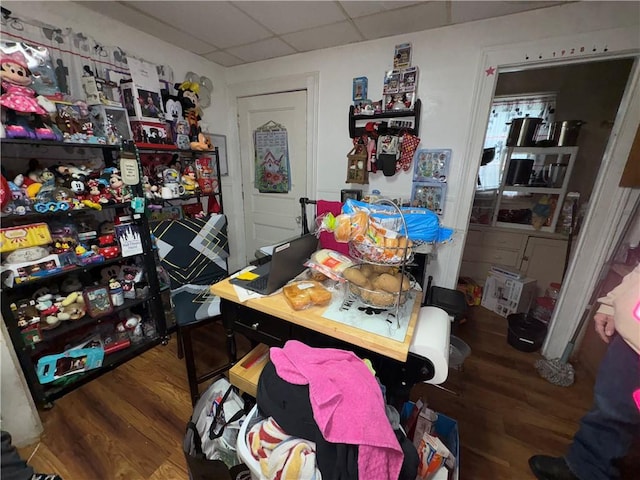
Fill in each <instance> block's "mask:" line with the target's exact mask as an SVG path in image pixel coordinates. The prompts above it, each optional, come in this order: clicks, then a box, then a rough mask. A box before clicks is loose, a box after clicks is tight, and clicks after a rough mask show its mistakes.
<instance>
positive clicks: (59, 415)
mask: <svg viewBox="0 0 640 480" xmlns="http://www.w3.org/2000/svg"><path fill="white" fill-rule="evenodd" d="M214 328H217V330H216V332H215V333H216V334H215V335H214V336H213V337H210V336H203V338H202V339H201V340H202V341H203V342H210V345H211V346H210V347H209V349H208V350H209V351H210V352H211V351H214V350H216V349H219V350H221V351H222V349H223V338H224V337H223V334H222V329H221V327H219V326H214ZM506 330H507V329H506V320H505V319H504V318H502V317H499V316H497V315H493V314H491V313H489V312H488V311H487V310H485V309H483V308H481V307H476V308H474V309H472V311H471V312H470V315H469V320H468V321H467V322H466V323H465V324H464V325H461V326H460V327H459V328H458V329H457V331H456V332H454V333H455V334H456V335H458V336H459V337H460V338H462V339H464V340H465V341H466V342H467V343H468V344H469V345H470V346H471V349H472V354H471V356H470V357H469V358H468V359H467V361H466V362H465V364H464V371H463V372H457V371H452V373H451V375H450V378H449V380H447V382H446V383H445V386H446V387H448V388H450V389H452V390H455V391H457V392H459V393H460V396H454V395H451V394H449V393H447V392H444V391H442V390H439V389H437V388H435V387H433V386H430V385H419V386H417V387H416V388H414V390H413V392H412V397H415V398H417V397H418V396H422V397H423V398H425V399H426V400H427V402H428V403H429V405H430V406H431V407H432V408H434V409H435V410H438V411H441V412H443V413H445V414H447V415H449V416H450V417H453V418H455V419H456V420H457V421H458V423H459V429H460V440H461V475H460V478H461V479H462V480H465V479H471V480H484V479H486V480H502V479H513V480H527V479H532V478H533V476H532V475H531V474H530V473H529V470H528V467H527V459H528V458H529V456H531V455H533V454H535V453H540V452H544V453H547V454H552V455H561V454H562V453H564V451H565V448H566V446H567V445H568V443H569V441H570V439H571V437H572V435H573V433H574V431H575V430H576V427H577V424H578V420H579V418H580V417H581V416H582V415H583V414H584V412H585V411H586V410H588V408H589V406H590V404H591V399H592V380H591V379H590V378H587V377H585V376H584V375H581V374H580V370H579V369H578V372H577V381H576V383H575V384H574V385H573V386H572V387H570V388H562V387H556V386H553V385H551V384H550V383H548V382H547V381H545V380H543V379H541V378H540V377H539V376H538V374H537V372H536V371H535V369H534V367H533V363H534V361H535V360H536V359H537V358H540V357H539V355H538V354H528V353H523V352H519V351H517V350H515V349H513V348H512V347H511V346H509V345H508V344H507V342H506ZM203 345H204V343H203ZM247 348H248V345H247V344H246V342H243V343H242V344H241V349H242V350H246V349H247ZM210 357H211V358H209V359H208V360H209V361H211V362H215V361H216V354H211V355H210ZM218 361H220V359H219V357H218ZM190 414H191V404H190V401H189V397H188V393H187V384H186V380H185V371H184V365H183V363H182V361H180V360H178V359H177V358H176V345H175V340H174V339H172V340H171V342H170V343H169V345H168V346H167V347H162V346H159V347H157V348H155V349H153V350H151V351H149V352H147V353H145V354H144V355H142V356H140V357H139V358H136V359H134V360H132V361H131V362H129V363H127V364H126V365H123V366H121V367H120V368H118V369H116V370H115V371H113V372H110V373H108V374H105V375H103V376H102V377H100V378H99V379H98V380H96V381H94V382H91V383H89V384H87V385H85V386H83V387H82V388H80V389H78V390H76V391H74V392H72V393H70V394H69V395H67V396H65V397H63V398H62V399H60V400H58V401H57V402H56V404H55V406H54V408H53V409H52V410H50V411H46V412H42V420H43V423H44V427H45V430H44V435H43V437H42V439H41V442H40V443H39V444H38V445H37V446H36V445H33V446H30V447H28V448H25V449H22V450H21V453H22V454H23V456H24V457H25V458H29V457H30V456H31V455H32V454H33V456H32V458H31V461H30V463H31V464H32V465H33V466H34V467H35V468H36V470H37V471H43V472H55V473H58V474H60V475H61V476H62V478H63V479H64V480H88V479H99V480H111V479H126V480H139V479H145V480H174V479H176V480H178V479H186V478H188V475H187V471H186V467H185V461H184V458H183V454H182V449H181V441H182V438H183V434H184V427H185V422H186V421H187V419H188V418H189V416H190ZM35 448H37V450H35V452H34V449H35Z"/></svg>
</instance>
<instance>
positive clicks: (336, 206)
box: [300, 197, 349, 255]
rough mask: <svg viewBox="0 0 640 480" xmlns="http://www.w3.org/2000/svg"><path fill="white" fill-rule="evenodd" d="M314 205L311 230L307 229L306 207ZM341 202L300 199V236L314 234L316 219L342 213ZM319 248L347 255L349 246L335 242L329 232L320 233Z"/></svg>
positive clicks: (307, 216)
mask: <svg viewBox="0 0 640 480" xmlns="http://www.w3.org/2000/svg"><path fill="white" fill-rule="evenodd" d="M308 205H315V215H314V216H313V223H312V228H311V230H310V229H309V215H308V213H307V206H308ZM342 205H343V204H342V202H338V201H328V200H310V199H308V198H306V197H302V198H301V199H300V208H301V215H300V220H301V222H300V223H301V224H302V232H301V235H306V234H307V233H309V232H310V231H312V232H314V231H316V230H317V227H318V226H317V224H316V219H318V218H319V217H321V216H322V215H325V214H327V213H331V214H333V215H336V216H337V215H339V214H340V213H341V212H342ZM319 240H320V247H319V248H329V249H331V250H335V251H336V252H340V253H343V254H344V255H349V245H348V244H347V243H339V242H336V240H335V238H334V236H333V233H331V232H321V233H320V236H319Z"/></svg>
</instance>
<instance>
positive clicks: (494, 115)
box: [478, 92, 556, 190]
mask: <svg viewBox="0 0 640 480" xmlns="http://www.w3.org/2000/svg"><path fill="white" fill-rule="evenodd" d="M555 111H556V94H555V93H554V92H551V93H532V94H525V95H517V96H508V97H507V96H503V97H495V98H494V99H493V104H492V105H491V112H490V114H489V124H488V125H487V134H486V136H485V139H484V148H495V149H496V153H495V156H494V160H493V161H492V162H490V163H489V164H487V165H484V166H481V167H480V171H479V174H478V176H479V179H480V181H479V185H478V189H479V190H487V189H492V188H498V187H499V186H500V175H501V174H502V168H503V163H504V154H505V147H506V143H507V136H508V134H509V123H510V122H511V120H513V119H514V118H520V117H526V116H529V117H534V118H542V119H543V122H544V123H543V125H542V128H541V129H540V132H539V136H544V135H545V134H546V131H547V130H546V129H548V126H549V125H550V124H551V123H552V122H553V121H554V115H555ZM545 127H546V128H545Z"/></svg>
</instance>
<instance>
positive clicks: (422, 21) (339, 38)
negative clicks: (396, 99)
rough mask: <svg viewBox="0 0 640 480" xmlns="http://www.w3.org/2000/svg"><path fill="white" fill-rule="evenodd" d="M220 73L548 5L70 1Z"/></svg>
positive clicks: (506, 3) (489, 3) (544, 3)
mask: <svg viewBox="0 0 640 480" xmlns="http://www.w3.org/2000/svg"><path fill="white" fill-rule="evenodd" d="M78 3H81V4H82V5H83V6H85V7H87V8H89V9H91V10H94V11H96V12H99V13H101V14H103V15H106V16H108V17H111V18H113V19H115V20H118V21H120V22H122V23H125V24H127V25H129V26H131V27H135V28H136V29H138V30H141V31H143V32H146V33H148V34H150V35H153V36H155V37H159V38H162V39H163V40H165V41H167V42H171V43H173V44H174V45H176V46H178V47H181V48H183V49H185V50H188V51H191V52H193V53H195V54H197V55H200V56H202V57H204V58H206V59H208V60H211V61H212V62H215V63H217V64H219V65H222V66H225V67H231V66H234V65H241V64H244V63H251V62H257V61H260V60H266V59H269V58H275V57H283V56H286V55H293V54H295V53H300V52H309V51H312V50H319V49H322V48H328V47H335V46H338V45H347V44H350V43H357V42H363V41H366V40H374V39H377V38H383V37H388V36H392V35H401V34H404V33H410V32H417V31H421V30H427V29H431V28H438V27H443V26H446V25H454V24H459V23H465V22H472V21H475V20H482V19H486V18H493V17H500V16H504V15H510V14H513V13H518V12H523V11H527V10H534V9H539V8H546V7H552V6H556V5H558V4H561V3H566V2H529V1H510V2H499V1H434V2H402V1H378V2H366V1H351V2H335V1H309V2H307V1H280V2H278V1H274V2H271V1H240V2H222V1H205V2H203V1H200V2H192V1H173V2H148V1H146V2H145V1H137V2H126V1H121V2H113V1H103V2H78Z"/></svg>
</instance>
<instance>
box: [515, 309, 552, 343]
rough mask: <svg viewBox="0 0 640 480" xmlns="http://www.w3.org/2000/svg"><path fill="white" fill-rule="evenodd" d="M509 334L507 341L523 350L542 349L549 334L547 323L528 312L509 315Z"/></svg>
mask: <svg viewBox="0 0 640 480" xmlns="http://www.w3.org/2000/svg"><path fill="white" fill-rule="evenodd" d="M507 321H508V322H509V334H508V335H507V342H509V345H511V346H512V347H513V348H515V349H517V350H520V351H522V352H535V351H537V350H539V349H540V347H541V346H542V342H544V337H545V336H546V335H547V325H546V324H545V323H543V322H541V321H540V320H537V319H536V318H534V317H533V315H530V314H528V313H512V314H511V315H509V316H507Z"/></svg>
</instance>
